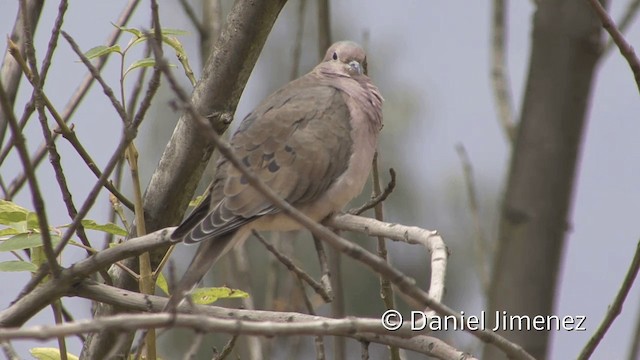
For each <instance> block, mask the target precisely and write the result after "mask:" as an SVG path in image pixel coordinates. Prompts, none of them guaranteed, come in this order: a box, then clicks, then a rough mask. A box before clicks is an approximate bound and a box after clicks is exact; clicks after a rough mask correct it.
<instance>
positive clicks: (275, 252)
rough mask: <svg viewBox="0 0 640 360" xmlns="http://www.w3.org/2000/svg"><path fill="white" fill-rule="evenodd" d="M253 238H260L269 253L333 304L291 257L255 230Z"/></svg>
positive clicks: (320, 286) (318, 285) (320, 287)
mask: <svg viewBox="0 0 640 360" xmlns="http://www.w3.org/2000/svg"><path fill="white" fill-rule="evenodd" d="M253 236H255V237H256V238H258V240H260V242H261V243H262V244H263V245H264V247H266V248H267V250H269V252H270V253H272V254H273V255H274V256H275V257H276V258H277V259H278V260H279V261H280V262H281V263H282V264H283V265H284V266H286V267H287V269H288V270H289V271H291V272H292V273H294V274H295V275H296V277H298V278H299V279H300V280H302V281H304V282H306V283H307V284H309V286H311V288H312V289H313V290H314V291H315V292H316V294H318V295H320V297H322V299H323V300H324V301H325V302H331V298H330V297H329V295H328V294H327V293H326V291H325V289H324V288H323V287H322V285H321V284H320V283H318V282H317V281H315V280H314V279H313V278H312V277H311V275H309V274H307V273H306V272H305V271H304V270H302V269H301V268H299V267H298V266H296V264H294V263H293V261H291V259H289V257H287V256H286V255H284V254H282V253H281V252H279V251H278V249H276V248H275V247H274V246H273V245H271V244H270V243H269V242H268V241H267V239H265V238H264V237H263V236H262V235H260V233H258V232H257V231H255V230H254V231H253Z"/></svg>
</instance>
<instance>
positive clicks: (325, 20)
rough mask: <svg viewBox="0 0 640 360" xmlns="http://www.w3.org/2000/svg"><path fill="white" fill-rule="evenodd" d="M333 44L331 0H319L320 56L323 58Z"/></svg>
mask: <svg viewBox="0 0 640 360" xmlns="http://www.w3.org/2000/svg"><path fill="white" fill-rule="evenodd" d="M329 46H331V10H330V8H329V0H319V1H318V57H319V58H320V59H322V57H324V53H325V51H327V49H328V48H329Z"/></svg>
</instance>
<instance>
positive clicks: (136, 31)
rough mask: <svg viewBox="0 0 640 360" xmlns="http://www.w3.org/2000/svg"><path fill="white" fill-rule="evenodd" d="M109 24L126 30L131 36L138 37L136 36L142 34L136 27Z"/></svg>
mask: <svg viewBox="0 0 640 360" xmlns="http://www.w3.org/2000/svg"><path fill="white" fill-rule="evenodd" d="M111 25H113V26H115V27H117V28H118V29H120V30H122V31H125V32H128V33H129V34H133V36H135V37H138V38H139V37H141V36H142V35H144V34H143V32H142V31H140V30H138V29H136V28H128V27H124V26H119V25H116V24H114V23H111Z"/></svg>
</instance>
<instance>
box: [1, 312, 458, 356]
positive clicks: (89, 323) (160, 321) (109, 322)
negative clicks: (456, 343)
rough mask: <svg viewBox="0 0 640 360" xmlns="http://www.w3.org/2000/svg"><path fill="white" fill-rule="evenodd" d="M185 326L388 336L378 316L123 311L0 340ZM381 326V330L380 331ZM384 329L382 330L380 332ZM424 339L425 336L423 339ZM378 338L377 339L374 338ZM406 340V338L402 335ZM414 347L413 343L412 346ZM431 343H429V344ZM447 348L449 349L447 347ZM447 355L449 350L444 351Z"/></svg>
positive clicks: (11, 332) (15, 332)
mask: <svg viewBox="0 0 640 360" xmlns="http://www.w3.org/2000/svg"><path fill="white" fill-rule="evenodd" d="M169 327H170V328H175V327H179V328H188V329H193V330H194V331H198V332H216V333H220V332H223V333H228V334H244V335H256V336H278V335H283V336H300V335H335V336H349V337H356V338H358V337H360V336H358V334H360V333H364V335H362V336H363V337H364V336H366V333H368V332H369V331H370V330H374V331H377V332H379V333H381V334H382V335H383V336H379V337H373V338H374V339H375V340H372V342H381V343H384V340H385V339H388V338H389V334H390V333H389V332H388V331H387V330H385V329H384V328H383V327H382V326H381V324H380V320H379V319H360V318H347V319H331V318H322V317H318V316H314V320H308V321H299V322H289V323H286V322H284V323H283V322H271V321H260V322H256V321H247V320H241V319H233V320H232V319H221V318H214V317H204V316H202V315H200V314H197V315H192V314H184V313H178V314H168V313H160V314H125V315H114V316H107V317H101V318H96V319H92V320H80V321H76V322H73V323H65V324H61V325H55V326H32V327H27V328H13V329H11V328H9V329H7V328H2V329H0V341H8V340H18V339H37V340H46V339H50V338H54V337H58V336H69V335H75V334H78V333H92V332H101V331H109V330H118V331H132V330H138V329H149V328H169ZM381 330H382V331H381ZM384 331H386V333H385V332H384ZM427 339H428V340H427ZM376 340H378V341H376ZM405 340H407V339H405ZM415 340H423V341H424V340H427V341H429V342H433V343H437V344H440V346H442V345H444V343H442V342H441V341H439V340H437V339H435V338H431V337H427V336H424V335H418V336H415V337H413V339H411V340H409V341H415ZM414 347H415V346H414ZM432 347H433V346H432ZM428 349H429V348H426V349H424V350H427V351H424V350H423V351H421V352H422V353H424V354H426V355H432V356H437V357H439V358H440V359H460V355H461V353H460V352H459V351H455V350H453V352H454V353H455V356H456V357H449V356H447V357H442V355H441V354H435V353H433V352H432V351H431V350H428ZM449 349H451V348H450V347H449ZM448 355H451V354H448Z"/></svg>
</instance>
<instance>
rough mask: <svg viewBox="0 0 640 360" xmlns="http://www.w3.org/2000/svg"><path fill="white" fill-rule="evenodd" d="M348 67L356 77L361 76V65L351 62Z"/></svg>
mask: <svg viewBox="0 0 640 360" xmlns="http://www.w3.org/2000/svg"><path fill="white" fill-rule="evenodd" d="M349 67H350V68H351V71H353V72H355V73H357V74H358V75H362V65H360V63H359V62H357V61H355V60H353V61H351V62H350V63H349Z"/></svg>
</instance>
